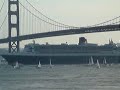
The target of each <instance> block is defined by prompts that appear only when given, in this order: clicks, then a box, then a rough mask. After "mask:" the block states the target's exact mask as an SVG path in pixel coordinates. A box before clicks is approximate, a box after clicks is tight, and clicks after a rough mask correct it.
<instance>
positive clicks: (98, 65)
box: [97, 59, 100, 68]
mask: <svg viewBox="0 0 120 90" xmlns="http://www.w3.org/2000/svg"><path fill="white" fill-rule="evenodd" d="M97 67H98V68H100V64H99V61H98V59H97Z"/></svg>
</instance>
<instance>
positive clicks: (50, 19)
mask: <svg viewBox="0 0 120 90" xmlns="http://www.w3.org/2000/svg"><path fill="white" fill-rule="evenodd" d="M26 2H27V3H28V4H29V5H30V6H31V7H32V8H33V9H35V10H36V11H37V12H38V13H40V14H41V15H42V16H44V17H45V18H47V19H49V20H51V21H53V22H55V23H58V24H61V25H63V26H65V27H71V28H78V27H74V26H69V25H65V24H63V23H60V22H57V21H55V20H53V19H51V18H49V17H47V16H46V15H44V14H43V13H41V12H40V11H39V10H37V9H36V8H35V7H34V6H33V5H32V4H31V3H30V2H29V1H28V0H26Z"/></svg>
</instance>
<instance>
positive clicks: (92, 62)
mask: <svg viewBox="0 0 120 90" xmlns="http://www.w3.org/2000/svg"><path fill="white" fill-rule="evenodd" d="M91 64H92V65H93V64H94V61H93V57H92V56H91Z"/></svg>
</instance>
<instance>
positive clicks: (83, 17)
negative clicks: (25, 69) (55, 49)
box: [21, 0, 120, 47]
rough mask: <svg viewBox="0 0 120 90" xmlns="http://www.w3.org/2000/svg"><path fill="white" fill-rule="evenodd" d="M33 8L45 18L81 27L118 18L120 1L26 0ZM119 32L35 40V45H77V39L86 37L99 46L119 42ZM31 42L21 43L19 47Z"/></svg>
mask: <svg viewBox="0 0 120 90" xmlns="http://www.w3.org/2000/svg"><path fill="white" fill-rule="evenodd" d="M28 1H29V2H30V3H31V4H32V5H33V6H35V7H36V8H37V9H38V10H39V11H41V12H42V13H43V14H45V15H46V16H48V17H50V18H52V19H54V20H56V21H58V22H61V23H64V24H67V25H70V26H77V27H83V26H87V25H94V24H97V23H101V22H104V21H106V20H110V19H112V18H115V17H117V16H120V11H119V9H120V0H28ZM119 34H120V32H107V33H105V32H104V33H93V34H78V35H69V36H60V37H51V38H43V39H36V40H35V41H36V42H37V43H46V42H49V43H50V44H60V43H65V42H68V43H69V44H78V39H79V37H86V38H87V39H88V42H89V43H98V44H99V45H101V44H105V43H108V41H109V39H110V38H112V39H113V41H114V42H115V43H118V42H119V40H120V35H119ZM30 42H32V40H29V41H22V42H21V43H22V44H21V46H22V47H23V46H24V44H28V43H30Z"/></svg>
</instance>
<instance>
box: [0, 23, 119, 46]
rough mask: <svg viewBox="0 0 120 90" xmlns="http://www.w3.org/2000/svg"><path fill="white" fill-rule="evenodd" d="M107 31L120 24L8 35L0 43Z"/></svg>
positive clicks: (113, 29)
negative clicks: (17, 35) (14, 35)
mask: <svg viewBox="0 0 120 90" xmlns="http://www.w3.org/2000/svg"><path fill="white" fill-rule="evenodd" d="M109 31H120V24H117V25H106V26H97V27H87V28H86V27H85V28H84V27H83V28H79V29H68V30H61V31H52V32H45V33H37V34H30V35H22V36H19V37H12V38H11V39H10V38H9V37H8V38H4V39H0V44H1V43H8V42H9V41H10V40H11V41H22V40H28V39H35V38H44V37H53V36H62V35H72V34H84V33H95V32H109Z"/></svg>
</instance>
